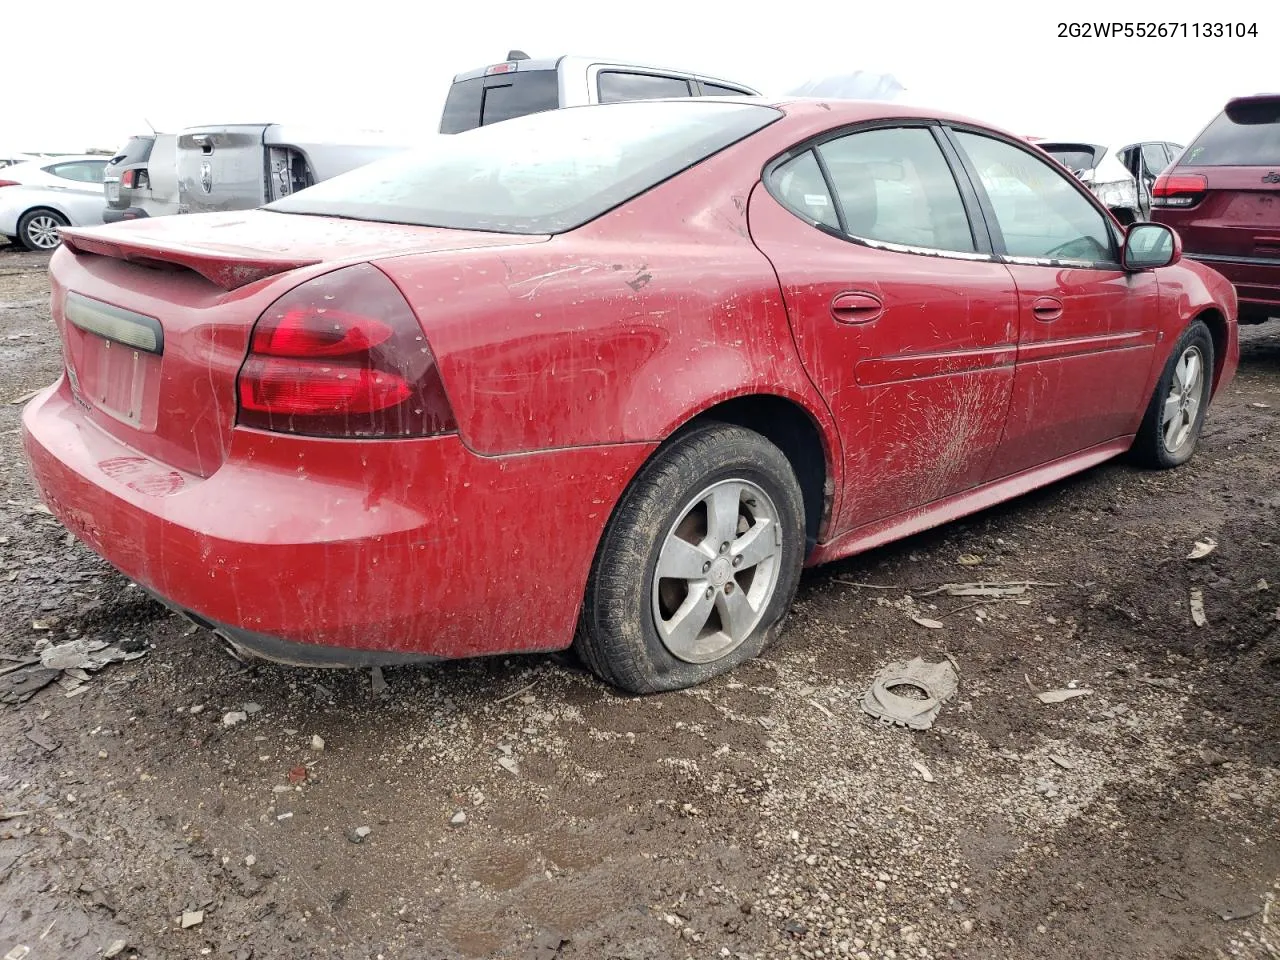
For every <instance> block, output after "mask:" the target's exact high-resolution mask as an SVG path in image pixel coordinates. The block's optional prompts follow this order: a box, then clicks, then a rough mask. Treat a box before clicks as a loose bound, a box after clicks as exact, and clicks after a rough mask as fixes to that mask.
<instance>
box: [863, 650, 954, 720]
mask: <svg viewBox="0 0 1280 960" xmlns="http://www.w3.org/2000/svg"><path fill="white" fill-rule="evenodd" d="M959 686H960V678H959V676H958V675H957V674H956V670H955V667H954V666H953V665H952V663H951V661H950V660H944V661H942V662H941V663H926V662H925V661H924V660H923V659H921V658H920V657H916V658H915V659H914V660H910V661H900V662H897V663H891V664H889V665H888V666H886V667H884V669H882V670H881V671H880V672H879V673H878V674H876V678H875V680H874V681H873V682H872V684H871V687H870V688H869V689H868V690H867V692H866V693H865V694H864V695H863V697H862V709H863V710H864V711H866V712H867V713H869V714H871V715H872V716H873V717H876V718H877V719H879V720H881V721H883V722H885V723H888V724H898V725H901V726H905V727H910V728H911V729H912V730H927V729H929V728H930V727H931V726H933V721H934V719H935V718H936V717H937V716H938V713H939V712H940V711H941V710H942V705H943V704H944V703H946V702H947V701H948V700H949V699H951V697H953V696H954V695H955V693H956V690H957V689H958V688H959ZM895 690H902V691H903V693H907V692H908V691H910V692H913V693H914V694H915V695H914V696H904V695H903V693H895V692H894V691H895Z"/></svg>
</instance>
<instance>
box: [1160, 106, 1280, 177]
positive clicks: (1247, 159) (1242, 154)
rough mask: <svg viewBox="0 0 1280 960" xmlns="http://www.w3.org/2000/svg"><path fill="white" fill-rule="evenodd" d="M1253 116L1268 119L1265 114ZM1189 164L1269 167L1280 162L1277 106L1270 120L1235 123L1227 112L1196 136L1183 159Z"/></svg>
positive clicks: (1193, 165) (1279, 130)
mask: <svg viewBox="0 0 1280 960" xmlns="http://www.w3.org/2000/svg"><path fill="white" fill-rule="evenodd" d="M1252 119H1260V120H1265V119H1267V115H1266V114H1262V115H1261V116H1258V117H1254V118H1252ZM1182 163H1183V164H1184V165H1186V166H1191V167H1269V166H1274V165H1275V164H1278V163H1280V107H1277V108H1276V110H1275V111H1274V112H1272V113H1271V114H1270V120H1269V122H1265V123H1236V122H1235V121H1233V120H1232V119H1231V118H1230V117H1228V116H1227V115H1226V113H1225V112H1224V113H1220V114H1218V116H1217V118H1216V119H1214V121H1213V123H1211V124H1209V126H1208V127H1206V128H1205V130H1204V132H1203V133H1201V134H1200V136H1198V137H1196V139H1195V141H1194V142H1193V143H1192V144H1191V148H1190V149H1189V150H1188V151H1187V153H1186V156H1184V157H1183V158H1182Z"/></svg>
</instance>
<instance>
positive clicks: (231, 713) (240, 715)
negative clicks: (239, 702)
mask: <svg viewBox="0 0 1280 960" xmlns="http://www.w3.org/2000/svg"><path fill="white" fill-rule="evenodd" d="M248 719H249V715H248V714H247V713H245V712H244V711H243V710H228V711H227V712H226V713H224V714H223V715H222V725H223V726H224V727H234V726H235V725H236V724H237V723H244V722H245V721H246V720H248Z"/></svg>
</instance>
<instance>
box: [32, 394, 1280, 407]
mask: <svg viewBox="0 0 1280 960" xmlns="http://www.w3.org/2000/svg"><path fill="white" fill-rule="evenodd" d="M36 392H37V393H39V392H40V391H38V390H37V391H36ZM17 402H18V401H17V400H15V401H14V403H17ZM1249 406H1251V407H1256V408H1257V409H1259V410H1270V409H1271V404H1269V403H1251V404H1249Z"/></svg>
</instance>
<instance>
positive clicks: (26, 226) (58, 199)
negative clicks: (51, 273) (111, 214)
mask: <svg viewBox="0 0 1280 960" xmlns="http://www.w3.org/2000/svg"><path fill="white" fill-rule="evenodd" d="M106 166H107V158H106V157H102V156H92V155H87V156H66V157H46V158H44V159H41V160H36V161H32V162H31V163H19V164H15V165H13V166H11V167H5V168H4V169H3V170H0V234H3V235H4V236H6V237H7V238H8V239H9V242H10V243H17V244H18V245H19V246H22V247H25V248H26V249H28V250H52V249H53V248H54V247H56V246H57V245H58V244H59V243H60V242H61V240H62V238H61V236H60V235H59V233H58V229H59V228H60V227H66V226H72V227H87V226H93V225H95V224H99V223H102V214H103V210H104V209H105V208H106V199H105V198H104V197H103V194H102V176H103V172H104V171H105V170H106Z"/></svg>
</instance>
